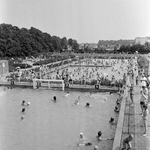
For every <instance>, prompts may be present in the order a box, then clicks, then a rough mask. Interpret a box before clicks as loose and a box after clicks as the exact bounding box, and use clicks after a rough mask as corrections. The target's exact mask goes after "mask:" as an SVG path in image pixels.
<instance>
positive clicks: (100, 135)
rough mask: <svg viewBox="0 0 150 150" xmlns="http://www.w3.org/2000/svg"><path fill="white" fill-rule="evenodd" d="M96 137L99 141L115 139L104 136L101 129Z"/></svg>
mask: <svg viewBox="0 0 150 150" xmlns="http://www.w3.org/2000/svg"><path fill="white" fill-rule="evenodd" d="M96 138H97V140H98V141H106V140H113V138H103V137H102V132H101V131H98V133H97V136H96Z"/></svg>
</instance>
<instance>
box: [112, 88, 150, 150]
mask: <svg viewBox="0 0 150 150" xmlns="http://www.w3.org/2000/svg"><path fill="white" fill-rule="evenodd" d="M126 95H127V96H125V95H124V96H125V97H124V101H123V103H122V106H121V109H122V110H120V114H119V119H118V124H117V130H116V135H115V139H114V145H113V150H121V148H122V141H123V139H124V138H125V137H127V136H128V134H129V133H133V134H134V139H133V141H132V142H131V143H132V150H150V129H149V130H148V134H147V136H143V133H144V127H143V120H142V117H141V116H140V113H141V108H140V97H141V95H140V87H139V86H135V87H134V105H133V106H131V105H130V102H131V101H130V98H129V97H128V94H127V93H126ZM149 111H150V106H149ZM148 126H149V127H150V119H149V120H148Z"/></svg>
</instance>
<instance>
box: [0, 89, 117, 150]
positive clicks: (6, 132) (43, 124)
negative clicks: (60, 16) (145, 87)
mask: <svg viewBox="0 0 150 150" xmlns="http://www.w3.org/2000/svg"><path fill="white" fill-rule="evenodd" d="M3 89H4V87H0V148H1V149H2V150H8V149H11V150H34V149H35V150H76V149H78V150H85V149H86V150H91V149H92V148H93V146H94V145H95V144H96V145H98V146H99V149H103V150H111V149H112V144H113V141H112V140H111V141H101V142H97V141H96V138H95V136H96V134H97V132H98V131H99V130H101V131H102V132H103V135H102V136H103V137H114V134H115V128H110V125H109V123H108V121H109V119H110V117H114V118H115V119H116V120H117V115H116V114H115V113H114V107H115V101H116V99H117V94H112V95H109V94H108V93H95V94H92V95H90V93H81V92H70V95H69V96H68V97H66V96H65V95H66V92H63V91H52V90H32V89H21V88H14V89H7V88H6V92H5V91H3ZM53 96H56V97H57V102H56V103H54V102H53V101H51V98H52V97H53ZM78 96H81V100H80V102H79V105H75V106H72V104H73V103H74V101H75V100H76V99H77V98H78ZM105 97H106V98H107V101H104V98H105ZM22 100H25V101H26V102H27V101H29V102H31V104H30V105H29V106H25V108H26V112H25V114H24V115H23V116H24V117H25V118H24V119H23V120H21V116H22V113H21V109H22V108H23V107H22V106H21V102H22ZM86 102H89V103H90V104H91V107H92V108H86V107H84V106H85V103H86ZM80 132H83V133H84V136H85V137H86V138H87V139H88V140H89V141H91V142H92V143H93V145H92V146H89V147H79V146H77V140H78V138H79V133H80ZM91 147H92V148H91Z"/></svg>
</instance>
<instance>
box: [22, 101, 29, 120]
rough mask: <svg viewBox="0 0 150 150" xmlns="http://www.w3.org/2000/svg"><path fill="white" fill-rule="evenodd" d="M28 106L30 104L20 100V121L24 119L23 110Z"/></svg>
mask: <svg viewBox="0 0 150 150" xmlns="http://www.w3.org/2000/svg"><path fill="white" fill-rule="evenodd" d="M29 105H30V102H26V101H25V100H22V103H21V106H22V109H21V113H22V116H21V120H23V119H24V118H25V116H24V114H25V110H26V108H25V107H26V106H29Z"/></svg>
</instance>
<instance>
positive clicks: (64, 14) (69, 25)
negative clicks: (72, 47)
mask: <svg viewBox="0 0 150 150" xmlns="http://www.w3.org/2000/svg"><path fill="white" fill-rule="evenodd" d="M149 8H150V0H0V24H1V23H5V24H12V25H13V26H18V27H19V28H22V27H24V28H27V29H30V28H31V27H35V28H38V29H39V30H41V31H42V32H47V33H49V34H50V35H51V36H53V35H56V36H59V37H60V38H63V37H66V38H67V39H69V38H73V39H76V40H77V42H78V43H97V42H98V41H99V40H119V39H135V37H145V36H150V9H149Z"/></svg>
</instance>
